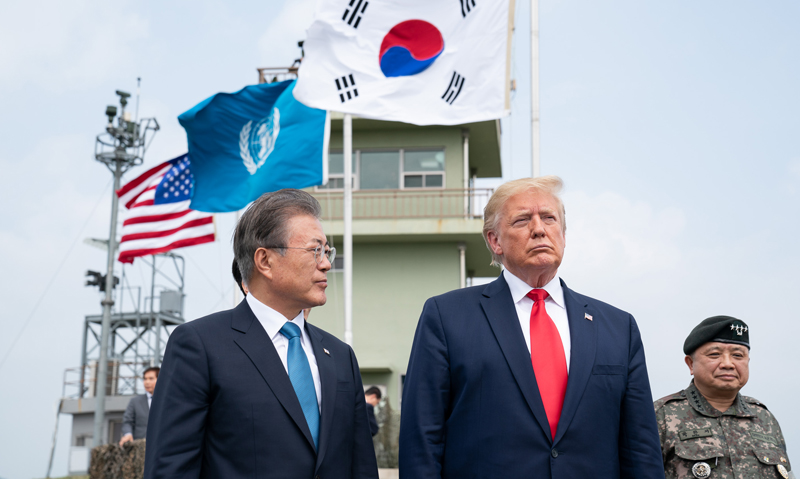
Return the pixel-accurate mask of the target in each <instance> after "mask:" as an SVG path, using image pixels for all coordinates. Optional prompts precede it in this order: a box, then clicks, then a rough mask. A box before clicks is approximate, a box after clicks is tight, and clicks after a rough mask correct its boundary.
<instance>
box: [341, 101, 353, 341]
mask: <svg viewBox="0 0 800 479" xmlns="http://www.w3.org/2000/svg"><path fill="white" fill-rule="evenodd" d="M352 171H353V116H352V115H351V114H350V113H345V114H344V205H343V207H344V239H343V241H342V243H343V244H342V246H343V248H344V342H345V343H347V344H349V345H351V346H352V345H353V183H352V181H353V179H352Z"/></svg>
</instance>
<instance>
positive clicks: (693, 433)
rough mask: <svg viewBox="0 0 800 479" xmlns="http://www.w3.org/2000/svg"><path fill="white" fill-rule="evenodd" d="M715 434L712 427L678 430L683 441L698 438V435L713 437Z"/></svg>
mask: <svg viewBox="0 0 800 479" xmlns="http://www.w3.org/2000/svg"><path fill="white" fill-rule="evenodd" d="M713 435H714V433H713V432H712V431H711V428H710V427H704V428H703V429H684V430H683V431H679V432H678V437H679V438H681V441H685V440H687V439H696V438H698V437H711V436H713Z"/></svg>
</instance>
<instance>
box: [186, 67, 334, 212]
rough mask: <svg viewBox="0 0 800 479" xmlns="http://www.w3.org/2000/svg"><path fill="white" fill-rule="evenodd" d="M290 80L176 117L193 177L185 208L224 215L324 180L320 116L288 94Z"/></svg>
mask: <svg viewBox="0 0 800 479" xmlns="http://www.w3.org/2000/svg"><path fill="white" fill-rule="evenodd" d="M293 89H294V81H285V82H280V83H271V84H266V83H265V84H260V85H252V86H248V87H245V88H243V89H241V90H239V91H238V92H236V93H217V94H216V95H214V96H212V97H210V98H208V99H206V100H204V101H202V102H200V103H199V104H197V105H196V106H195V107H194V108H192V109H191V110H189V111H187V112H185V113H183V114H182V115H180V116H179V117H178V121H179V122H180V124H181V125H182V126H183V128H184V129H185V130H186V136H187V139H188V142H189V157H190V158H191V159H192V170H193V174H194V182H195V184H194V195H193V197H192V203H191V208H192V209H194V210H198V211H208V212H225V211H236V210H239V209H242V208H244V207H245V206H246V205H247V204H248V203H249V202H251V201H253V200H255V199H256V198H258V197H259V196H261V195H262V194H263V193H267V192H270V191H276V190H279V189H282V188H306V187H308V186H316V185H323V184H325V183H327V181H328V167H327V166H328V158H327V156H328V137H329V132H330V129H329V127H328V125H329V121H328V115H327V112H326V111H324V110H317V109H315V108H309V107H307V106H305V105H303V104H302V103H300V102H298V101H297V100H295V99H294V97H293V96H292V90H293Z"/></svg>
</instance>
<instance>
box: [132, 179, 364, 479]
mask: <svg viewBox="0 0 800 479" xmlns="http://www.w3.org/2000/svg"><path fill="white" fill-rule="evenodd" d="M319 216H320V206H319V203H318V202H317V200H316V199H314V197H313V196H311V195H309V194H308V193H306V192H304V191H300V190H281V191H277V192H275V193H268V194H265V195H263V196H261V197H260V198H259V199H258V200H256V201H255V202H254V203H253V204H252V205H251V206H250V207H249V208H248V209H247V211H245V213H244V214H243V215H242V217H241V219H240V220H239V223H238V225H237V226H236V231H235V233H234V239H233V248H234V254H235V256H236V263H237V264H238V266H239V268H240V271H241V273H242V279H243V281H244V283H245V285H246V287H247V291H248V293H247V296H246V298H245V300H244V301H242V302H241V303H240V304H239V306H237V307H236V308H235V309H233V310H229V311H223V312H220V313H215V314H212V315H210V316H206V317H204V318H200V319H198V320H195V321H191V322H189V323H186V324H183V325H181V326H179V327H178V328H176V329H175V331H174V332H173V333H172V335H171V336H170V339H169V343H168V344H167V348H166V352H165V356H164V362H163V364H162V368H161V375H160V378H159V381H158V386H157V392H156V393H155V395H154V400H153V404H152V409H151V411H150V427H149V428H148V431H147V449H146V458H145V474H144V477H145V478H146V479H160V478H174V477H181V478H225V479H235V478H244V477H247V478H255V477H258V478H293V479H294V478H308V479H339V478H341V479H345V478H346V479H351V478H354V479H362V478H363V479H377V477H378V469H377V464H376V460H375V452H374V449H373V446H372V438H371V436H370V430H369V424H368V422H367V412H366V406H365V401H364V393H363V386H362V384H361V376H360V372H359V369H358V363H357V362H356V358H355V355H354V353H353V350H352V349H351V348H350V347H349V346H348V345H346V344H344V343H343V342H341V341H339V340H338V339H336V338H335V337H334V336H332V335H330V334H328V333H326V332H324V331H322V330H320V329H319V328H316V327H314V326H312V325H311V324H308V323H307V322H306V321H305V319H304V317H303V309H305V308H311V307H314V306H320V305H323V304H325V301H326V296H325V289H326V287H327V279H326V273H327V272H328V270H330V268H331V261H333V259H334V256H335V254H336V250H335V249H333V248H331V247H330V246H329V244H328V241H327V239H326V238H325V235H324V233H323V231H322V225H321V223H320V221H319Z"/></svg>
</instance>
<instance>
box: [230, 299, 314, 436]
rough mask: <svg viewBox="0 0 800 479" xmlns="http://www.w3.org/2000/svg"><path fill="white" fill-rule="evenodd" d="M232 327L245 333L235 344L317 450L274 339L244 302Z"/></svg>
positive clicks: (238, 307)
mask: <svg viewBox="0 0 800 479" xmlns="http://www.w3.org/2000/svg"><path fill="white" fill-rule="evenodd" d="M231 327H232V328H233V329H235V330H236V331H239V332H241V333H244V334H242V335H241V336H239V337H238V338H236V339H234V342H235V343H236V344H237V345H239V347H240V348H242V351H244V353H245V354H246V355H247V356H248V357H249V358H250V360H251V361H252V362H253V364H254V365H255V366H256V369H258V372H259V373H260V374H261V377H263V378H264V380H265V381H266V382H267V385H268V386H269V388H270V389H271V390H272V393H273V394H275V397H276V398H278V401H280V403H281V405H282V406H283V408H284V409H285V410H286V413H287V414H289V417H291V418H292V420H294V422H295V424H297V427H299V428H300V431H301V432H302V433H303V435H304V436H305V437H306V439H307V440H308V443H309V444H310V445H311V447H312V449H313V448H314V439H313V438H312V437H311V430H309V428H308V423H307V422H306V418H305V416H304V415H303V409H302V408H301V407H300V401H298V399H297V394H296V393H295V392H294V387H292V382H291V381H290V380H289V375H288V374H287V373H286V369H284V367H283V363H282V362H281V358H280V357H279V356H278V352H277V351H276V350H275V346H274V345H273V344H272V339H271V338H270V337H269V336H268V335H267V332H266V331H265V330H264V327H263V326H261V323H260V322H258V319H257V318H256V316H255V314H253V311H252V310H251V309H250V306H249V305H248V304H247V301H242V302H241V303H239V306H237V307H236V309H234V310H233V319H232V321H231Z"/></svg>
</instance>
